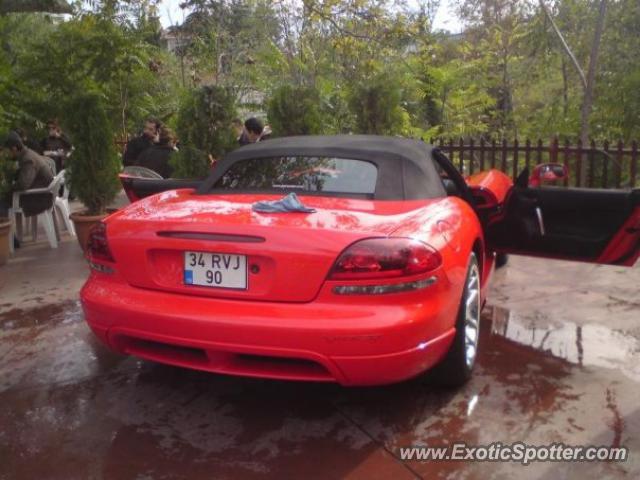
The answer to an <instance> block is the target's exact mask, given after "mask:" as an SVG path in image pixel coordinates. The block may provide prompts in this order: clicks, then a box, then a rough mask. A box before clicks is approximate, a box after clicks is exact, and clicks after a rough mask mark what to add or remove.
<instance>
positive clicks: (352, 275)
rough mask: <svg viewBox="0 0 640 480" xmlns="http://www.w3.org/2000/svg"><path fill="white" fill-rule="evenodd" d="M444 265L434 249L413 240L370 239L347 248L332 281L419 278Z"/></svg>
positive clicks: (341, 256) (331, 276) (332, 274)
mask: <svg viewBox="0 0 640 480" xmlns="http://www.w3.org/2000/svg"><path fill="white" fill-rule="evenodd" d="M441 264H442V257H441V256H440V253H438V251H437V250H436V249H434V248H433V247H431V246H429V245H427V244H425V243H422V242H420V241H417V240H412V239H410V238H371V239H367V240H361V241H359V242H357V243H354V244H353V245H351V246H350V247H348V248H347V249H346V250H345V251H344V252H342V254H341V255H340V257H338V260H337V261H336V263H335V264H334V266H333V269H332V270H331V274H330V276H329V279H330V280H366V279H386V278H398V277H407V276H413V275H420V274H423V273H427V272H430V271H432V270H435V269H436V268H438V267H439V266H440V265H441Z"/></svg>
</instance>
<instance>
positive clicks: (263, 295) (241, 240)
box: [107, 190, 433, 302]
mask: <svg viewBox="0 0 640 480" xmlns="http://www.w3.org/2000/svg"><path fill="white" fill-rule="evenodd" d="M279 198H281V196H280V195H255V194H252V195H244V194H233V195H195V194H194V193H193V191H192V190H175V191H169V192H163V193H160V194H158V195H154V196H152V197H149V198H146V199H143V200H141V201H138V202H136V203H133V204H131V205H130V206H128V207H127V208H125V209H123V210H121V211H119V212H117V213H115V214H113V215H112V216H110V217H109V218H108V219H107V235H108V239H109V246H110V248H111V251H112V253H113V256H114V258H115V259H116V263H117V268H118V271H119V272H120V273H121V274H122V275H123V276H124V278H125V279H126V280H127V282H129V283H130V284H131V285H133V286H136V287H140V288H148V289H158V290H165V291H169V292H175V293H180V294H191V295H201V296H210V297H218V298H234V299H246V300H264V301H287V302H308V301H311V300H313V298H314V297H315V296H316V295H317V293H318V291H319V290H320V287H321V286H322V284H323V282H324V280H325V278H326V277H327V274H328V273H329V270H330V269H331V267H332V265H333V263H334V261H335V260H336V258H337V257H338V255H339V254H340V253H341V252H342V251H343V250H344V249H345V248H346V247H347V246H348V245H350V244H351V243H353V242H355V241H356V240H359V239H362V238H369V237H384V236H387V235H389V234H391V233H392V232H393V231H394V230H395V229H397V228H398V225H399V224H401V223H402V222H403V220H404V219H405V218H407V217H408V216H410V215H411V214H415V209H417V208H420V207H422V206H424V205H426V204H428V203H430V202H433V200H420V201H398V202H389V201H386V202H380V201H371V200H358V199H347V198H335V197H314V196H300V200H301V201H302V202H303V203H304V204H305V205H306V206H309V207H312V208H315V209H316V212H314V213H257V212H253V211H252V210H251V205H252V204H253V203H254V202H256V201H259V200H275V199H279ZM188 251H190V252H208V253H212V254H220V255H221V257H220V258H221V260H222V262H223V263H224V261H226V262H227V264H228V263H229V259H230V258H232V259H233V261H232V262H231V263H236V262H237V257H229V256H230V255H241V256H243V257H244V259H245V261H246V265H243V268H244V267H245V266H246V275H247V288H246V289H227V288H221V287H206V286H195V285H186V284H185V273H184V270H185V252H188ZM207 261H209V260H207ZM207 268H208V267H207Z"/></svg>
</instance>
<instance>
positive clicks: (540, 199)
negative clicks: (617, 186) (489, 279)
mask: <svg viewBox="0 0 640 480" xmlns="http://www.w3.org/2000/svg"><path fill="white" fill-rule="evenodd" d="M527 179H528V172H523V174H522V175H521V176H520V178H519V179H518V181H517V182H516V184H515V185H514V186H513V187H512V189H511V191H510V192H509V193H508V195H507V197H506V199H505V204H504V209H503V211H502V212H501V214H500V215H498V216H495V217H494V218H492V219H491V221H490V222H489V225H488V226H487V227H486V236H487V241H488V245H489V247H490V248H491V249H492V250H495V251H497V252H504V253H514V254H522V255H530V256H535V257H546V258H558V259H566V260H576V261H581V262H593V263H604V264H611V265H626V266H631V265H633V264H634V263H635V262H636V260H637V259H638V256H639V255H640V189H634V190H596V189H586V188H563V187H546V186H539V187H532V186H529V185H528V182H527Z"/></svg>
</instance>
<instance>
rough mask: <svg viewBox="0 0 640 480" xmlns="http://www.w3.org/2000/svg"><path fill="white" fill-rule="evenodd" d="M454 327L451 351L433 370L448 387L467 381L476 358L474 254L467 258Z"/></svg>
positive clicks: (476, 274) (477, 301) (477, 291)
mask: <svg viewBox="0 0 640 480" xmlns="http://www.w3.org/2000/svg"><path fill="white" fill-rule="evenodd" d="M455 326H456V334H455V337H454V339H453V343H452V344H451V348H450V349H449V352H447V355H446V356H445V357H444V359H443V360H442V362H441V363H440V364H438V365H437V366H436V367H435V370H434V373H435V376H436V380H437V381H438V383H441V384H443V385H446V386H448V387H459V386H461V385H463V384H464V383H466V382H467V381H468V380H469V378H471V372H472V370H473V366H474V365H475V362H476V358H477V355H478V340H479V337H480V269H479V268H478V260H477V258H476V255H475V254H474V253H472V254H471V255H470V256H469V267H468V269H467V277H466V280H465V286H464V291H463V293H462V300H461V301H460V308H459V309H458V316H457V318H456V325H455Z"/></svg>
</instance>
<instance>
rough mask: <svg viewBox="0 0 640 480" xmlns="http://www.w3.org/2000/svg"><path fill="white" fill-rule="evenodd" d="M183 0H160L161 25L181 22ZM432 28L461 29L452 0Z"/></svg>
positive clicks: (443, 4)
mask: <svg viewBox="0 0 640 480" xmlns="http://www.w3.org/2000/svg"><path fill="white" fill-rule="evenodd" d="M182 1H184V0H162V2H161V3H160V5H159V10H160V22H161V23H162V26H163V27H165V28H166V27H168V26H170V25H172V24H173V25H175V24H177V23H182V21H183V20H184V16H185V15H186V12H184V11H182V10H181V9H180V6H179V5H180V3H181V2H182ZM434 28H435V29H436V30H439V29H442V30H449V31H450V32H452V33H460V32H461V31H462V25H461V23H460V20H459V19H458V17H457V16H456V15H455V13H454V12H453V1H452V0H441V2H440V8H439V9H438V13H436V18H435V20H434Z"/></svg>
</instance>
